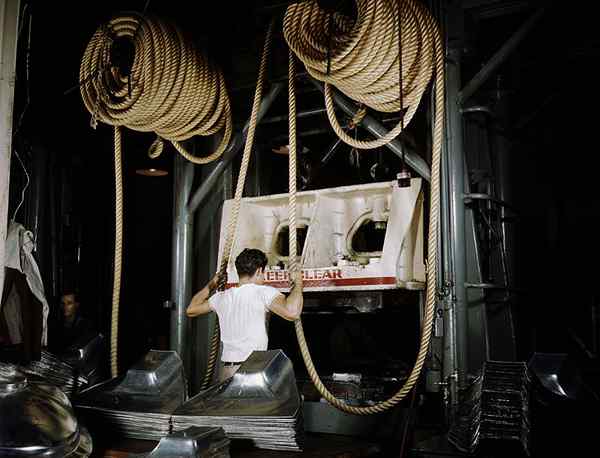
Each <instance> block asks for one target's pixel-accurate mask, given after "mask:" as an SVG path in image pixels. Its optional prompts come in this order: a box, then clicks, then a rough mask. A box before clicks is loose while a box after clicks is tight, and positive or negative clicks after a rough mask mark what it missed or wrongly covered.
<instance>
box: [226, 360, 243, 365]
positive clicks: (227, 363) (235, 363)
mask: <svg viewBox="0 0 600 458" xmlns="http://www.w3.org/2000/svg"><path fill="white" fill-rule="evenodd" d="M243 362H244V361H236V362H233V361H221V363H222V364H223V366H240V365H241V364H242V363H243Z"/></svg>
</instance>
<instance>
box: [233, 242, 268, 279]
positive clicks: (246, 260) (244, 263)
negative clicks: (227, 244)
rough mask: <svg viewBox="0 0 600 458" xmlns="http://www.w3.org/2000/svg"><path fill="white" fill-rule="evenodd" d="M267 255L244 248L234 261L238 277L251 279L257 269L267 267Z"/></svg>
mask: <svg viewBox="0 0 600 458" xmlns="http://www.w3.org/2000/svg"><path fill="white" fill-rule="evenodd" d="M267 264H268V260H267V255H266V254H264V253H263V252H262V251H260V250H256V249H254V248H246V249H245V250H244V251H242V252H241V253H240V254H239V255H238V257H237V258H236V260H235V268H236V269H237V273H238V275H239V276H240V277H251V276H252V275H254V274H255V273H256V271H257V270H258V269H264V268H265V267H267Z"/></svg>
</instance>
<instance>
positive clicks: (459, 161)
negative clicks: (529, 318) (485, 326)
mask: <svg viewBox="0 0 600 458" xmlns="http://www.w3.org/2000/svg"><path fill="white" fill-rule="evenodd" d="M460 61H461V52H460V50H459V49H457V48H454V49H450V50H448V58H447V60H446V62H447V63H446V113H447V124H446V140H447V154H448V178H449V202H448V203H449V207H450V235H451V241H452V259H453V278H452V292H453V300H454V315H455V320H456V322H455V324H456V327H455V332H456V366H457V370H458V387H459V389H463V388H465V387H466V384H467V374H468V350H469V349H468V335H467V330H468V328H469V327H468V309H467V289H466V287H465V283H466V281H467V260H466V240H465V205H464V201H463V200H464V194H465V156H464V145H463V126H462V117H461V113H460V106H459V104H458V90H459V87H460V86H459V85H460Z"/></svg>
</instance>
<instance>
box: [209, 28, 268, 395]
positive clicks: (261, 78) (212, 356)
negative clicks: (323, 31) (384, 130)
mask: <svg viewBox="0 0 600 458" xmlns="http://www.w3.org/2000/svg"><path fill="white" fill-rule="evenodd" d="M272 29H273V24H271V25H270V26H269V29H268V30H267V36H266V37H265V43H264V46H263V52H262V56H261V59H260V66H259V69H258V78H257V83H256V90H255V92H254V102H253V104H252V113H251V114H250V121H249V123H248V135H247V136H246V144H245V145H244V154H243V156H242V163H241V166H240V173H239V175H238V180H237V185H236V188H235V196H234V202H233V207H232V209H231V217H230V219H229V224H228V225H227V238H226V239H225V245H224V246H223V252H222V257H221V265H220V266H219V285H218V288H219V289H220V290H223V289H224V288H225V285H226V284H227V266H228V265H229V259H230V257H231V249H232V248H233V242H234V240H235V234H236V232H237V224H238V219H239V218H238V217H239V213H240V206H241V203H242V197H243V195H244V186H245V183H246V174H247V172H248V166H249V165H250V158H251V156H252V147H253V145H254V134H255V132H256V125H257V119H258V111H259V108H260V103H261V101H262V93H263V89H264V83H265V75H266V71H267V62H268V59H269V54H270V52H271V36H272ZM220 341H221V339H220V333H219V321H218V317H216V323H215V330H214V331H213V337H212V339H211V343H210V349H209V357H208V365H207V370H206V372H205V375H204V380H203V381H202V385H201V389H202V390H204V389H206V388H208V387H209V386H210V383H211V381H212V379H213V373H214V371H215V369H216V365H217V355H218V352H219V344H220Z"/></svg>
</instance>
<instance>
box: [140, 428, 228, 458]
mask: <svg viewBox="0 0 600 458" xmlns="http://www.w3.org/2000/svg"><path fill="white" fill-rule="evenodd" d="M229 442H230V441H229V439H227V437H226V436H225V434H224V433H223V429H222V428H199V427H195V426H194V427H191V428H188V429H184V430H183V431H180V432H176V433H173V434H169V435H168V436H165V437H163V438H162V439H161V440H160V442H159V443H158V445H157V446H156V447H155V448H154V450H152V451H151V452H150V453H148V454H146V453H135V454H133V455H129V458H172V457H174V456H176V457H178V458H229Z"/></svg>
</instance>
